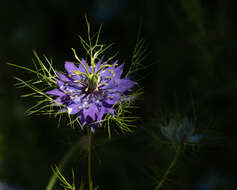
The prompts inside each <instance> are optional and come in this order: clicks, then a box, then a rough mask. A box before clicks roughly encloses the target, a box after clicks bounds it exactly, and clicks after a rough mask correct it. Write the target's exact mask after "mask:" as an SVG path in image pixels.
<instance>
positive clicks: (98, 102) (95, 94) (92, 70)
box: [46, 59, 136, 129]
mask: <svg viewBox="0 0 237 190" xmlns="http://www.w3.org/2000/svg"><path fill="white" fill-rule="evenodd" d="M65 69H66V71H67V74H65V75H64V74H62V73H60V72H57V75H58V78H59V79H58V80H56V81H57V85H58V88H55V89H53V90H51V91H48V92H46V93H47V94H49V95H54V96H56V97H57V98H56V99H55V101H56V102H57V103H58V104H61V105H64V106H65V108H64V109H62V110H61V111H67V112H68V113H69V114H71V115H74V114H76V115H77V116H78V117H79V119H80V122H81V124H82V126H85V125H86V124H90V126H91V127H92V129H93V128H94V127H95V126H96V125H95V123H96V124H98V123H100V122H101V121H102V119H103V116H104V115H105V114H112V115H113V114H114V111H115V110H114V109H115V108H114V106H115V105H116V104H119V103H121V101H124V100H125V99H126V95H128V93H129V92H130V91H131V89H132V87H133V86H134V85H135V84H136V83H135V82H133V81H132V80H130V79H129V78H121V75H122V73H123V65H120V66H117V62H114V63H113V64H108V63H107V62H102V59H100V60H99V61H98V62H97V63H96V64H92V66H88V64H87V63H86V61H85V60H84V59H82V60H81V61H80V64H79V65H78V66H76V65H75V64H74V63H72V62H66V63H65ZM93 123H94V124H93Z"/></svg>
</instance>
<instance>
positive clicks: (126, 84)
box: [117, 79, 136, 92]
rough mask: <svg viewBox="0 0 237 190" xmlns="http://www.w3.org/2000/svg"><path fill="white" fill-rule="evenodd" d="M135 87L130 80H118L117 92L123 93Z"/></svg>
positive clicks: (134, 83)
mask: <svg viewBox="0 0 237 190" xmlns="http://www.w3.org/2000/svg"><path fill="white" fill-rule="evenodd" d="M134 85H136V82H133V81H131V80H130V79H120V80H118V87H117V91H118V92H125V91H128V90H131V88H132V87H133V86H134Z"/></svg>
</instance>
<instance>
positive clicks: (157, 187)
mask: <svg viewBox="0 0 237 190" xmlns="http://www.w3.org/2000/svg"><path fill="white" fill-rule="evenodd" d="M180 153H181V145H178V147H177V149H176V152H175V156H174V158H173V160H172V161H171V162H170V165H169V167H168V169H167V170H166V172H165V173H164V175H163V177H162V178H161V180H160V182H159V184H158V185H157V186H156V188H155V190H159V189H160V188H161V187H162V185H163V184H164V182H165V180H166V178H167V177H168V175H169V174H170V172H171V170H172V169H173V167H174V165H175V163H176V162H177V160H178V158H179V155H180Z"/></svg>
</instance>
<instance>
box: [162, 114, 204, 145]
mask: <svg viewBox="0 0 237 190" xmlns="http://www.w3.org/2000/svg"><path fill="white" fill-rule="evenodd" d="M160 130H161V133H162V134H163V135H164V136H165V137H166V138H167V139H168V140H169V141H170V142H175V143H197V142H199V141H200V140H201V139H202V138H203V135H201V134H198V133H197V134H194V133H195V126H194V124H193V122H192V120H191V119H189V118H188V117H186V116H185V117H183V118H182V119H177V118H172V119H170V121H169V122H168V123H167V125H165V126H164V125H161V126H160Z"/></svg>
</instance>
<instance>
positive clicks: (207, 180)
mask: <svg viewBox="0 0 237 190" xmlns="http://www.w3.org/2000/svg"><path fill="white" fill-rule="evenodd" d="M235 186H236V184H235V180H234V179H233V177H232V176H224V175H223V174H220V173H218V172H216V171H211V172H209V173H208V174H207V175H205V176H204V177H203V178H202V179H201V180H200V181H199V182H198V183H197V186H196V190H217V189H218V190H225V189H228V190H229V189H236V187H235Z"/></svg>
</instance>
